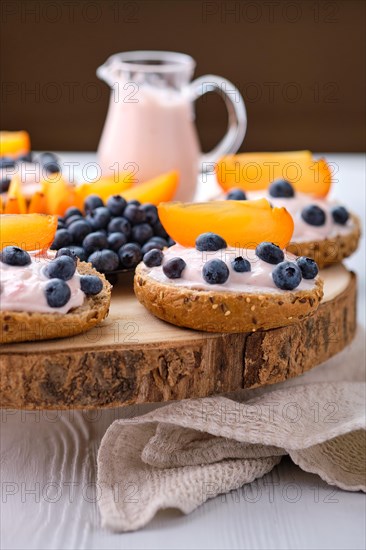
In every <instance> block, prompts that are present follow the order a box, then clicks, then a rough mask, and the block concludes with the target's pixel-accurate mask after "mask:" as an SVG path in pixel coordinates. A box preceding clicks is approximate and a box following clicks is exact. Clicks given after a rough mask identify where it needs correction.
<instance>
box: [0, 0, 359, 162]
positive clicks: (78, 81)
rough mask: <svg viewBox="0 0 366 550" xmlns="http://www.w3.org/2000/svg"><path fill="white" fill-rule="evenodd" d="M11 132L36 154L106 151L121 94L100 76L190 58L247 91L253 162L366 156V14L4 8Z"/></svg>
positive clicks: (218, 114) (169, 5)
mask: <svg viewBox="0 0 366 550" xmlns="http://www.w3.org/2000/svg"><path fill="white" fill-rule="evenodd" d="M1 4H2V6H1V31H2V32H1V52H2V53H1V57H2V59H1V80H2V85H1V128H3V129H9V130H12V129H23V128H24V129H27V130H29V132H30V133H31V137H32V143H33V147H34V148H35V149H54V150H95V149H96V147H97V144H98V139H99V136H100V133H101V130H102V125H103V121H104V118H105V115H106V110H107V103H108V96H109V91H108V88H107V86H106V85H105V84H104V83H102V82H100V81H99V80H98V79H97V78H96V75H95V70H96V68H97V67H98V65H100V64H102V63H103V62H104V61H105V59H106V58H107V57H108V56H109V55H110V54H112V53H115V52H118V51H125V50H134V49H162V50H173V51H184V52H186V53H189V54H191V55H192V56H193V57H194V58H195V59H196V61H197V70H196V76H199V75H202V74H205V73H214V74H218V75H222V76H225V77H226V78H228V79H229V80H231V81H232V82H234V83H235V84H236V86H237V87H238V88H239V89H240V90H241V92H242V95H243V96H244V99H245V101H246V106H247V111H248V119H249V127H248V132H247V137H246V139H245V142H244V146H245V149H247V150H281V149H295V148H309V149H312V150H314V151H361V150H363V149H364V146H365V134H364V120H365V100H364V93H365V51H366V48H365V5H366V3H365V2H364V1H361V0H360V1H356V0H334V1H322V0H308V1H280V0H263V1H258V0H253V1H225V0H224V1H219V0H202V1H201V0H165V1H164V0H133V1H120V2H117V1H115V0H104V1H100V0H99V1H95V0H94V1H88V0H85V1H77V0H74V1H72V0H71V1H70V2H66V0H52V1H51V0H43V1H41V0H39V1H33V0H29V1H23V2H20V1H13V0H3V1H2V3H1ZM225 121H226V115H225V108H224V106H223V105H222V104H221V100H220V99H219V98H218V97H216V96H214V95H213V94H210V97H209V98H208V99H206V101H202V100H201V101H200V102H199V104H198V106H197V123H198V126H199V134H200V137H201V141H202V144H203V148H204V149H205V150H207V149H209V148H211V147H212V146H213V145H214V144H215V143H216V141H217V140H218V139H219V137H220V136H221V135H222V134H223V132H224V129H225V123H226V122H225Z"/></svg>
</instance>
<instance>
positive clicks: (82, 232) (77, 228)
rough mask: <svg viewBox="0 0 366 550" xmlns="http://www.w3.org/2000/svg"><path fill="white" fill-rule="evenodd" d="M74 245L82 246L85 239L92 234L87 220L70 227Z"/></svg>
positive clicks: (76, 222) (74, 223)
mask: <svg viewBox="0 0 366 550" xmlns="http://www.w3.org/2000/svg"><path fill="white" fill-rule="evenodd" d="M68 229H69V232H70V235H71V236H72V239H73V241H74V243H76V244H81V243H82V242H83V240H84V239H85V237H86V236H87V235H89V233H91V232H92V228H91V227H90V225H89V224H88V222H87V221H86V220H83V219H78V220H77V221H74V222H73V223H72V224H70V226H69V227H68Z"/></svg>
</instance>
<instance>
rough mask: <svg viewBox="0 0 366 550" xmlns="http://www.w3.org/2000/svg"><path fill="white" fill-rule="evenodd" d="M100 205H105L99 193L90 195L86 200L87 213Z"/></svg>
mask: <svg viewBox="0 0 366 550" xmlns="http://www.w3.org/2000/svg"><path fill="white" fill-rule="evenodd" d="M100 206H104V202H103V201H102V199H101V198H100V197H98V195H89V196H88V197H86V199H85V201H84V210H85V213H86V214H88V213H89V212H91V211H92V210H95V209H96V208H99V207H100Z"/></svg>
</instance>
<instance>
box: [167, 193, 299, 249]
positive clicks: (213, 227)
mask: <svg viewBox="0 0 366 550" xmlns="http://www.w3.org/2000/svg"><path fill="white" fill-rule="evenodd" d="M158 212H159V218H160V221H161V223H162V224H163V226H164V228H165V230H166V231H167V232H168V233H169V235H170V236H171V237H172V239H174V240H175V241H176V242H178V243H179V244H181V245H183V246H189V247H194V246H195V242H196V238H197V237H198V235H200V234H201V233H205V232H207V231H212V232H213V233H217V234H218V235H221V237H223V238H224V239H225V240H226V242H227V244H228V245H230V246H235V247H240V248H256V246H257V245H258V244H259V243H261V242H263V241H269V242H273V243H275V244H277V245H278V246H280V247H281V248H285V247H286V245H287V244H288V243H289V242H290V241H291V237H292V233H293V230H294V222H293V220H292V217H291V216H290V214H289V213H288V212H287V210H286V209H285V208H272V207H271V205H270V203H269V202H268V201H267V200H266V199H259V200H253V201H251V200H248V201H213V202H201V203H182V202H163V203H161V204H160V205H159V207H158Z"/></svg>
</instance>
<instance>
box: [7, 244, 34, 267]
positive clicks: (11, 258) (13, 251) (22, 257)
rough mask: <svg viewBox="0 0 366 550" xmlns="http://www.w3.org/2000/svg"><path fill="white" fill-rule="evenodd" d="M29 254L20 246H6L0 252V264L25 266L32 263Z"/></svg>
mask: <svg viewBox="0 0 366 550" xmlns="http://www.w3.org/2000/svg"><path fill="white" fill-rule="evenodd" d="M31 261H32V260H31V257H30V256H29V254H28V252H26V251H25V250H23V249H22V248H19V247H18V246H6V247H5V248H3V250H2V252H0V262H3V263H4V264H7V265H16V266H23V265H28V264H30V263H31Z"/></svg>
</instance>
